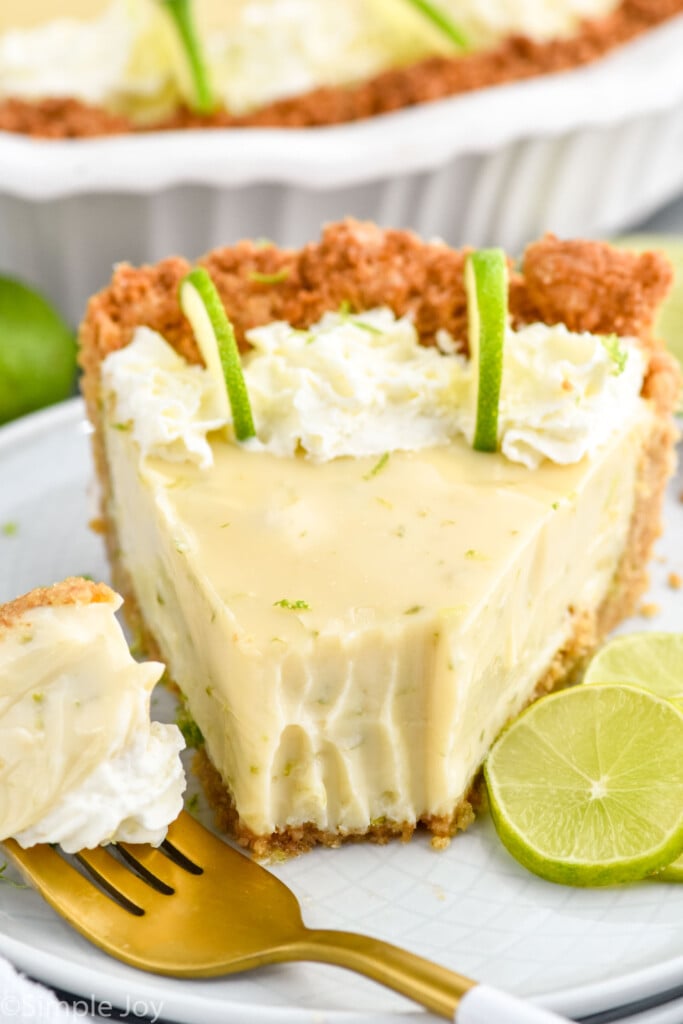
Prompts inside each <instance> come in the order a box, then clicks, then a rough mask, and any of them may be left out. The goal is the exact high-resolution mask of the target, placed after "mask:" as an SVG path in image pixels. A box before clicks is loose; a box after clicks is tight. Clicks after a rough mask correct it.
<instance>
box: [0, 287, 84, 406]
mask: <svg viewBox="0 0 683 1024" xmlns="http://www.w3.org/2000/svg"><path fill="white" fill-rule="evenodd" d="M75 380H76V340H75V337H74V332H73V331H72V330H71V328H70V327H68V326H67V324H66V323H64V321H63V320H62V318H61V317H60V315H59V313H57V311H56V310H55V309H54V308H53V307H52V306H51V305H50V303H49V302H48V301H47V300H46V299H44V298H43V296H42V295H39V294H38V293H37V292H35V291H33V290H32V289H31V288H28V287H27V286H26V285H24V284H21V283H20V282H19V281H14V280H12V279H11V278H7V277H0V423H7V422H8V421H9V420H12V419H15V418H16V417H17V416H23V415H24V414H25V413H29V412H34V411H35V410H36V409H42V408H43V406H46V405H53V404H54V403H55V402H61V401H62V400H63V399H64V398H68V397H69V396H70V395H71V394H72V392H73V389H74V383H75Z"/></svg>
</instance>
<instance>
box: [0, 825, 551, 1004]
mask: <svg viewBox="0 0 683 1024" xmlns="http://www.w3.org/2000/svg"><path fill="white" fill-rule="evenodd" d="M4 847H5V849H6V851H7V853H8V854H9V855H10V857H11V858H12V860H13V861H14V862H15V863H16V864H17V866H18V867H19V868H20V870H21V871H22V873H23V874H24V875H25V876H26V878H27V879H28V880H29V881H30V882H32V884H33V885H34V886H35V888H36V889H37V890H38V892H39V893H40V894H41V895H42V896H43V897H44V898H45V899H46V900H47V902H48V903H49V904H50V905H51V906H52V907H54V909H55V910H56V911H57V913H58V914H61V916H62V917H64V918H65V919H66V920H67V921H68V922H69V924H71V925H72V926H73V927H74V928H75V929H76V930H77V931H79V932H80V933H81V935H84V936H85V937H86V938H87V939H89V940H90V941H91V942H93V943H94V944H95V945H96V946H99V947H100V949H103V950H104V951H105V952H107V953H109V954H110V955H111V956H113V957H116V959H117V960H122V961H123V962H124V963H127V964H130V965H131V966H133V967H137V968H140V969H141V970H143V971H151V972H152V973H154V974H166V975H170V976H173V977H176V978H211V977H216V976H219V975H225V974H233V973H236V972H238V971H246V970H250V969H252V968H254V967H260V966H262V965H264V964H274V963H282V962H284V961H288V960H290V961H293V960H309V961H319V962H323V963H328V964H336V965H337V966H339V967H346V968H348V969H349V970H352V971H356V972H358V973H359V974H365V975H367V977H369V978H373V979H374V980H375V981H378V982H380V983H381V984H383V985H387V986H388V987H389V988H392V989H394V990H395V991H396V992H400V993H401V994H402V995H404V996H407V997H408V998H410V999H414V1000H415V1001H416V1002H417V1003H420V1004H421V1005H422V1006H425V1007H427V1009H429V1010H432V1011H433V1012H434V1013H437V1014H439V1015H440V1016H442V1017H447V1018H448V1019H450V1020H456V1021H457V1022H458V1024H551V1022H553V1021H554V1022H557V1021H559V1020H560V1018H559V1017H557V1016H556V1015H555V1014H553V1013H550V1012H548V1011H546V1010H542V1009H540V1008H538V1007H535V1006H533V1005H531V1004H530V1003H525V1002H522V1001H520V1000H518V999H516V998H514V997H512V996H509V995H507V994H505V993H503V992H499V991H498V990H496V989H493V988H489V987H488V986H486V985H478V984H476V982H474V981H471V980H470V979H469V978H464V977H462V976H461V975H459V974H456V973H455V972H453V971H449V970H447V969H446V968H445V967H440V966H439V965H438V964H434V963H430V962H429V961H428V960H423V959H422V958H421V957H418V956H415V955H414V954H413V953H408V952H406V951H405V950H402V949H398V948H397V947H396V946H391V945H389V944H388V943H386V942H381V941H380V940H379V939H373V938H369V937H367V936H363V935H356V934H353V933H351V932H340V931H324V930H319V929H314V930H313V929H309V928H306V927H305V926H304V924H303V921H302V919H301V910H300V908H299V904H298V903H297V900H296V898H295V896H294V894H293V893H292V892H290V890H289V889H288V888H287V886H286V885H284V883H282V882H281V881H280V880H279V879H278V878H276V877H275V876H274V875H272V874H271V873H270V872H269V871H267V870H266V869H265V868H263V867H261V866H260V865H259V864H256V863H255V862H254V861H252V860H250V859H249V858H248V857H246V856H244V855H243V854H241V853H239V852H238V851H237V850H234V849H232V847H230V846H228V845H227V843H224V842H223V841H222V840H220V839H218V838H217V837H216V836H214V835H213V834H212V833H211V832H209V831H208V830H207V829H205V828H204V827H203V826H202V825H200V824H199V823H198V822H197V821H195V819H194V818H193V817H192V816H191V815H189V814H187V813H186V812H183V813H182V814H181V815H180V817H179V818H178V820H177V821H175V822H174V823H173V824H172V825H171V828H170V829H169V832H168V836H167V839H166V841H165V842H164V843H163V845H162V846H161V847H160V848H159V849H155V848H153V847H151V846H145V845H140V846H129V845H126V844H119V845H118V846H117V847H116V848H115V849H116V851H117V853H116V855H113V854H112V852H111V848H110V849H107V848H105V847H99V848H97V849H95V850H87V851H84V852H83V853H80V854H77V855H76V860H77V861H78V862H79V864H80V868H81V869H82V870H78V868H77V867H75V866H74V865H73V864H72V863H70V862H69V861H68V860H65V859H64V858H63V857H62V856H61V855H60V854H59V853H58V852H57V850H56V849H54V848H53V847H51V846H35V847H33V848H31V849H29V850H22V849H21V847H20V846H19V845H18V844H17V843H16V842H14V840H7V841H6V842H5V843H4Z"/></svg>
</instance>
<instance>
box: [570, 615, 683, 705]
mask: <svg viewBox="0 0 683 1024" xmlns="http://www.w3.org/2000/svg"><path fill="white" fill-rule="evenodd" d="M583 681H584V683H621V684H622V685H625V686H640V687H642V688H643V689H644V690H651V691H652V693H656V694H657V696H658V697H664V698H666V700H673V701H675V702H676V703H677V704H678V705H679V707H680V708H681V709H683V633H628V634H627V635H626V636H618V637H617V638H616V639H615V640H611V641H610V642H609V643H608V644H605V646H604V647H603V648H602V650H600V651H598V653H597V654H596V655H595V657H594V658H593V660H592V661H591V663H590V665H589V666H588V668H587V669H586V674H585V676H584V678H583Z"/></svg>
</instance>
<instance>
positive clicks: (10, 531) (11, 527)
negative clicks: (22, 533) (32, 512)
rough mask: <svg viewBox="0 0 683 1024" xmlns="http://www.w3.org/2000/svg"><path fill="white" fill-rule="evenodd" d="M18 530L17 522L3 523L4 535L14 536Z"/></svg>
mask: <svg viewBox="0 0 683 1024" xmlns="http://www.w3.org/2000/svg"><path fill="white" fill-rule="evenodd" d="M18 532H19V524H18V523H3V524H2V534H3V536H4V537H15V536H16V535H17V533H18Z"/></svg>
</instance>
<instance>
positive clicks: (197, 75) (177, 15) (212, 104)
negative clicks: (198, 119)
mask: <svg viewBox="0 0 683 1024" xmlns="http://www.w3.org/2000/svg"><path fill="white" fill-rule="evenodd" d="M162 4H163V6H164V7H165V9H166V10H167V11H168V13H169V15H170V17H171V19H172V21H173V23H174V25H175V28H176V31H177V33H178V37H179V39H180V42H181V43H182V47H183V50H184V51H185V56H186V58H187V63H188V67H189V69H190V75H191V76H192V84H193V86H194V92H195V95H194V105H193V107H192V109H193V110H195V111H196V112H197V113H198V114H211V113H212V112H213V111H214V110H215V109H216V107H217V106H218V104H217V102H216V97H215V95H214V91H213V86H212V85H211V79H210V76H209V70H208V67H207V63H206V58H205V56H204V50H203V47H202V43H201V41H200V38H199V34H198V32H197V26H196V25H195V20H194V12H193V10H192V0H162Z"/></svg>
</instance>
